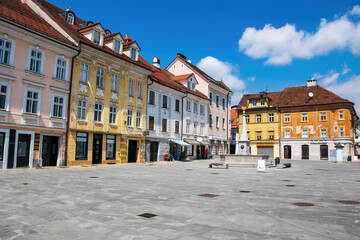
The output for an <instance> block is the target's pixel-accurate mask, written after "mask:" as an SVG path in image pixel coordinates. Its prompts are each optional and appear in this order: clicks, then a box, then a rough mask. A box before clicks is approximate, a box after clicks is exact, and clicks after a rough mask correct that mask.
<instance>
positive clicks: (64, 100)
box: [51, 93, 66, 119]
mask: <svg viewBox="0 0 360 240" xmlns="http://www.w3.org/2000/svg"><path fill="white" fill-rule="evenodd" d="M56 97H57V98H62V99H63V103H62V113H61V114H62V117H59V116H54V108H55V104H57V105H60V104H59V103H55V98H56ZM51 103H52V104H51V117H56V118H62V119H65V114H66V112H65V109H66V95H65V94H58V93H53V94H52V96H51Z"/></svg>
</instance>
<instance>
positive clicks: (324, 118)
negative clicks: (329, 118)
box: [320, 112, 326, 121]
mask: <svg viewBox="0 0 360 240" xmlns="http://www.w3.org/2000/svg"><path fill="white" fill-rule="evenodd" d="M320 121H326V112H320Z"/></svg>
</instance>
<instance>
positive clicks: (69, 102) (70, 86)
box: [65, 42, 81, 166]
mask: <svg viewBox="0 0 360 240" xmlns="http://www.w3.org/2000/svg"><path fill="white" fill-rule="evenodd" d="M80 52H81V42H80V43H79V49H78V53H77V54H76V55H75V56H74V57H72V59H71V75H70V84H69V90H70V93H69V100H68V107H67V109H68V112H67V123H66V130H65V166H67V160H68V155H67V153H68V131H69V127H70V112H71V111H70V106H71V94H72V91H71V88H72V81H73V75H74V74H73V68H74V59H75V58H77V57H78V56H79V55H80Z"/></svg>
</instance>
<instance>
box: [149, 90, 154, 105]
mask: <svg viewBox="0 0 360 240" xmlns="http://www.w3.org/2000/svg"><path fill="white" fill-rule="evenodd" d="M149 104H151V105H155V92H153V91H150V92H149Z"/></svg>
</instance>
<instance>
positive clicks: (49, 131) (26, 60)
mask: <svg viewBox="0 0 360 240" xmlns="http://www.w3.org/2000/svg"><path fill="white" fill-rule="evenodd" d="M23 2H24V1H21V0H4V1H1V5H0V16H1V19H0V22H1V24H0V168H18V167H37V166H59V165H62V164H63V162H64V157H65V136H66V135H65V133H66V128H67V111H66V109H67V105H68V94H69V89H70V88H69V87H70V81H71V79H70V76H71V75H70V73H71V66H72V58H73V57H74V56H75V55H76V54H77V53H78V51H77V48H76V47H75V46H74V45H73V44H72V43H71V42H70V41H69V40H68V39H66V38H65V37H63V35H61V34H60V33H59V32H57V31H56V30H55V29H53V28H52V27H51V26H50V25H49V24H48V23H47V22H45V21H44V20H43V19H42V18H40V17H39V16H38V15H37V14H35V13H34V12H33V11H32V10H31V8H30V7H29V6H28V5H27V4H26V3H23Z"/></svg>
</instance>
